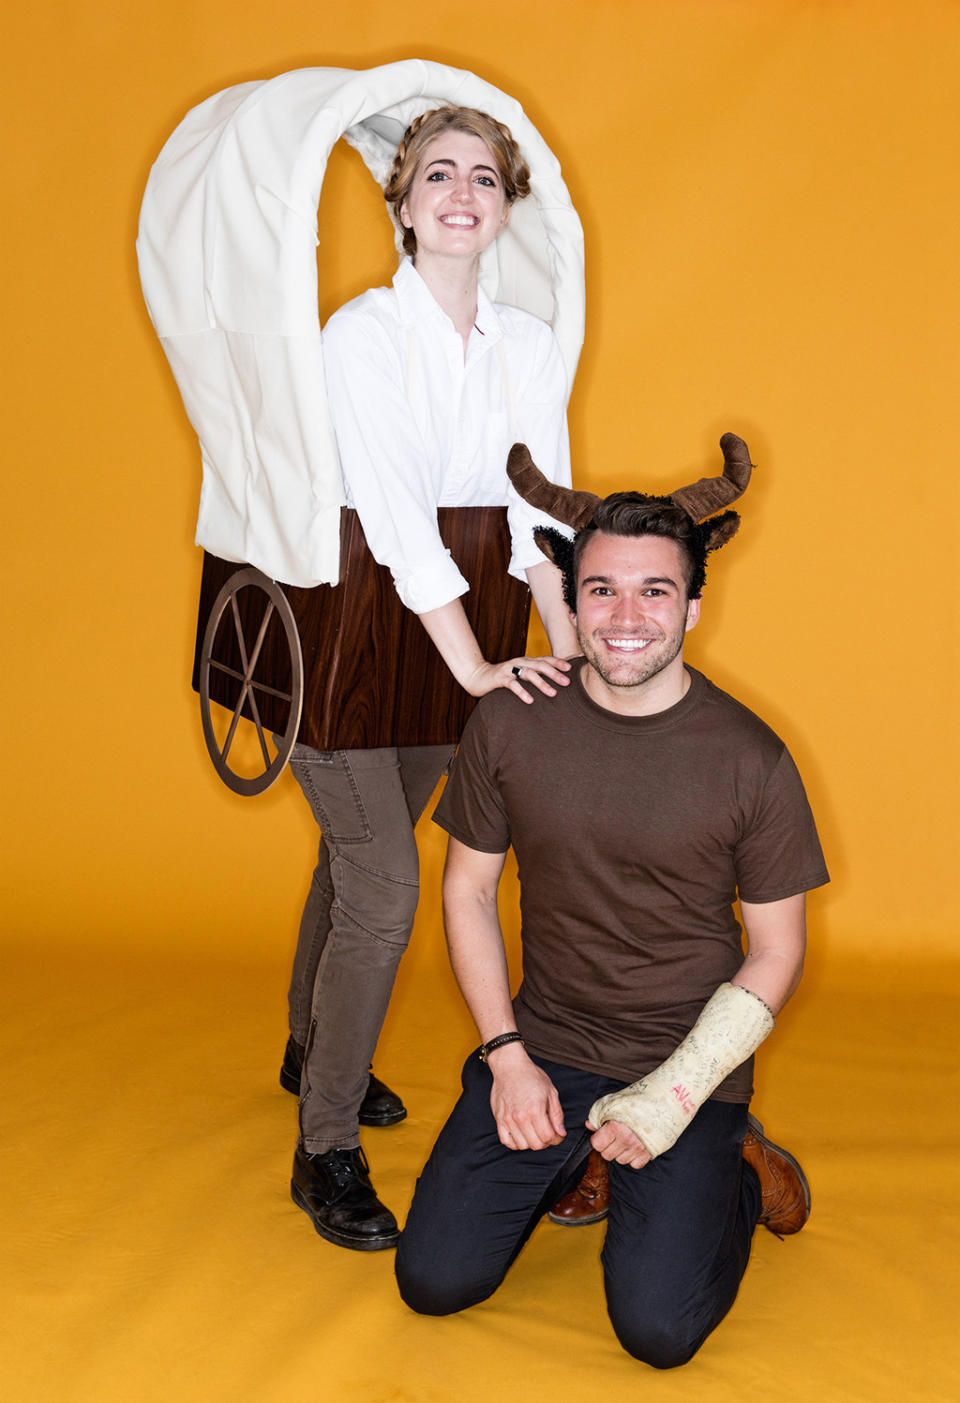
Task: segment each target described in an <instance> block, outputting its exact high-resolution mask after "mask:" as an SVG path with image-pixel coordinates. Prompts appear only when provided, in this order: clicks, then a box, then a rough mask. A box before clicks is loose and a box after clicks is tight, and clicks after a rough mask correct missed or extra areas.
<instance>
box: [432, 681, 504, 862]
mask: <svg viewBox="0 0 960 1403" xmlns="http://www.w3.org/2000/svg"><path fill="white" fill-rule="evenodd" d="M490 751H491V745H490V736H489V731H488V727H487V724H486V717H485V715H484V707H483V705H482V704H481V706H479V707H478V708H477V709H476V710H475V711H474V713H473V715H472V716H471V717H470V720H469V721H468V722H467V726H466V729H465V730H464V733H463V739H462V740H461V742H460V747H459V749H458V751H457V754H456V758H455V759H454V762H453V765H452V766H451V768H450V776H449V778H448V780H447V784H446V788H445V789H444V791H443V794H442V795H441V796H440V802H439V803H438V804H437V807H436V809H435V810H434V814H433V821H434V823H437V824H439V825H440V827H441V828H444V829H446V831H447V832H448V833H449V834H450V836H451V837H453V838H456V839H457V840H458V841H459V842H461V843H464V844H465V845H466V846H467V847H468V848H475V849H476V850H477V851H478V852H482V853H505V852H506V851H507V849H508V848H509V846H510V824H509V822H508V821H507V814H506V807H505V805H504V802H503V796H502V795H501V793H500V789H499V786H498V784H497V780H496V776H495V774H494V763H493V761H492V759H491V754H490Z"/></svg>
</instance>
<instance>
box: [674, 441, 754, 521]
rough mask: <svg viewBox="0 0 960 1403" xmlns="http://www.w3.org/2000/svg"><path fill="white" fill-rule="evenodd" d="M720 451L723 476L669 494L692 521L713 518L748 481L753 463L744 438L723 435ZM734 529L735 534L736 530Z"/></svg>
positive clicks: (740, 494)
mask: <svg viewBox="0 0 960 1403" xmlns="http://www.w3.org/2000/svg"><path fill="white" fill-rule="evenodd" d="M720 448H721V450H722V452H723V474H722V476H720V477H702V478H701V479H700V481H699V482H694V483H691V485H690V486H689V487H678V488H677V490H676V492H671V493H670V500H671V502H673V503H674V505H675V506H678V507H680V509H681V510H682V511H685V512H686V513H687V516H690V517H692V518H693V520H694V521H703V519H704V517H707V516H712V515H713V513H714V512H715V511H719V510H720V508H721V507H728V506H729V505H730V503H731V502H735V501H736V500H737V498H738V497H740V496H742V494H743V493H744V492H745V491H746V489H747V483H748V482H749V481H750V473H751V470H752V469H753V464H752V463H751V461H750V450H749V448H748V447H747V445H746V444H745V443H744V441H743V439H742V438H738V437H737V435H736V434H724V436H723V438H722V439H721V440H720ZM733 529H734V531H735V530H736V527H734V528H733ZM730 534H731V535H732V534H733V532H731V533H730ZM727 539H728V540H729V537H727ZM719 544H720V545H722V544H723V542H722V541H721V542H720V543H719Z"/></svg>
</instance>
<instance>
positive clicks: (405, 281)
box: [393, 258, 503, 346]
mask: <svg viewBox="0 0 960 1403" xmlns="http://www.w3.org/2000/svg"><path fill="white" fill-rule="evenodd" d="M393 288H394V291H395V293H396V295H397V305H398V306H399V308H400V320H401V322H402V323H403V325H404V326H413V325H416V324H417V323H420V324H423V323H425V322H430V321H436V322H438V323H439V324H440V325H442V326H445V327H447V328H449V329H452V323H451V321H450V318H449V317H448V316H447V314H446V312H445V311H444V310H443V308H442V307H441V306H440V304H439V302H438V301H437V300H436V298H435V297H434V295H433V293H432V292H431V291H430V289H429V288H428V287H427V285H426V283H425V282H424V281H423V278H421V276H420V274H419V273H418V272H417V270H416V268H414V266H413V263H412V262H411V260H410V259H409V258H404V259H403V261H402V262H401V264H400V267H399V268H398V269H397V271H396V274H395V275H394V279H393ZM476 327H477V330H478V331H479V332H480V333H481V335H482V336H483V338H484V344H485V345H488V346H492V345H493V343H494V342H495V341H499V340H500V338H501V337H502V335H503V328H502V327H501V325H500V318H499V317H498V315H497V309H496V307H495V306H494V304H493V303H492V302H491V301H490V298H489V297H488V296H487V294H486V293H485V292H484V290H483V288H482V287H479V288H478V289H477V320H476Z"/></svg>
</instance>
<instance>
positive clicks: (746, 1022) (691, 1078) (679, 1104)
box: [588, 984, 774, 1159]
mask: <svg viewBox="0 0 960 1403" xmlns="http://www.w3.org/2000/svg"><path fill="white" fill-rule="evenodd" d="M773 1026H774V1018H773V1014H772V1013H771V1012H770V1010H769V1008H768V1007H767V1005H766V1004H765V1003H764V1002H763V1000H762V999H761V998H759V997H758V996H757V995H756V994H751V992H750V990H749V989H744V988H742V987H741V986H740V985H739V984H721V985H720V988H719V989H718V990H717V991H716V993H715V994H713V995H712V996H711V998H710V999H708V1000H707V1003H706V1004H705V1005H704V1009H703V1012H702V1013H701V1014H700V1017H699V1018H698V1019H697V1021H696V1023H695V1024H694V1025H693V1027H692V1028H691V1029H690V1031H689V1033H688V1034H687V1036H686V1037H685V1038H684V1040H683V1042H682V1043H681V1044H680V1046H679V1047H678V1048H676V1050H675V1051H674V1052H672V1053H671V1054H670V1056H669V1057H668V1058H667V1060H666V1061H665V1062H662V1063H661V1064H660V1066H659V1067H655V1068H654V1070H653V1071H652V1072H648V1073H647V1075H646V1076H645V1077H641V1079H640V1080H639V1081H636V1082H634V1083H633V1084H632V1085H631V1086H626V1087H624V1089H623V1090H622V1091H613V1092H611V1093H610V1095H609V1096H601V1098H600V1100H599V1101H596V1102H594V1104H593V1106H592V1108H591V1110H590V1115H589V1117H588V1120H589V1122H590V1124H591V1125H592V1126H595V1127H596V1128H597V1129H598V1130H599V1128H600V1126H601V1125H603V1123H604V1121H608V1120H616V1121H620V1122H621V1124H623V1125H625V1126H627V1127H628V1129H630V1130H632V1131H633V1133H634V1134H635V1135H637V1136H639V1138H640V1139H641V1140H642V1141H643V1143H644V1145H645V1146H646V1147H647V1149H648V1150H649V1152H650V1156H651V1158H653V1159H655V1158H656V1157H657V1155H662V1154H663V1153H664V1151H665V1150H669V1148H670V1146H671V1145H673V1144H675V1143H676V1141H677V1140H679V1138H680V1136H681V1134H682V1133H683V1131H684V1130H685V1129H686V1127H687V1125H688V1124H689V1123H690V1121H691V1120H692V1119H693V1117H694V1116H695V1115H696V1113H697V1111H698V1110H699V1109H700V1107H701V1105H702V1104H703V1102H704V1101H706V1099H707V1097H708V1096H709V1095H710V1094H711V1092H713V1091H715V1090H716V1088H717V1087H718V1086H719V1085H720V1083H721V1082H722V1081H723V1079H724V1077H727V1076H729V1074H730V1073H731V1072H732V1071H733V1069H734V1068H735V1067H739V1066H740V1063H741V1062H745V1061H746V1059H747V1058H748V1057H749V1056H750V1054H751V1053H752V1052H755V1051H756V1049H757V1048H758V1047H759V1046H760V1044H761V1043H762V1042H763V1040H764V1038H765V1037H766V1036H767V1034H768V1033H771V1032H772V1031H773Z"/></svg>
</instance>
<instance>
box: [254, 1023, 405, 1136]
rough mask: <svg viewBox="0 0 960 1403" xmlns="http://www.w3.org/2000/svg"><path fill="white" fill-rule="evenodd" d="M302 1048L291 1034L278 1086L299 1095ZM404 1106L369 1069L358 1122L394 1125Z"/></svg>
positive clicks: (401, 1117)
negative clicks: (368, 1077)
mask: <svg viewBox="0 0 960 1403" xmlns="http://www.w3.org/2000/svg"><path fill="white" fill-rule="evenodd" d="M305 1050H306V1049H305V1048H303V1047H302V1046H301V1044H300V1043H298V1042H294V1040H293V1037H292V1036H291V1037H289V1038H287V1045H286V1047H285V1048H284V1050H283V1063H282V1064H281V1067H280V1085H281V1086H282V1087H283V1089H284V1091H290V1092H292V1093H293V1095H294V1096H299V1095H300V1069H301V1068H302V1067H303V1057H304V1052H305ZM406 1114H407V1108H406V1106H405V1105H404V1104H403V1102H402V1101H401V1100H400V1097H399V1096H398V1095H397V1093H396V1092H395V1091H391V1090H390V1088H389V1086H386V1085H385V1084H384V1083H383V1082H382V1081H381V1080H380V1078H379V1077H375V1076H374V1075H373V1068H372V1067H371V1068H370V1080H369V1081H368V1083H367V1090H366V1093H365V1094H364V1098H363V1100H362V1101H361V1103H360V1113H359V1117H358V1118H359V1121H360V1124H361V1125H396V1123H397V1121H400V1120H404V1119H405V1118H406Z"/></svg>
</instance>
